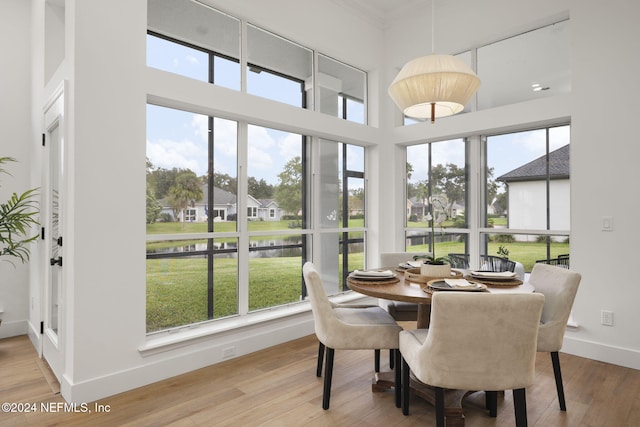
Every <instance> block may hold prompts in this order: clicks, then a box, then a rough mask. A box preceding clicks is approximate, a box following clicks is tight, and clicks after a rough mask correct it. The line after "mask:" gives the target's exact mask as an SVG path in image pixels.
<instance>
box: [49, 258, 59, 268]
mask: <svg viewBox="0 0 640 427" xmlns="http://www.w3.org/2000/svg"><path fill="white" fill-rule="evenodd" d="M49 262H50V263H51V265H52V266H53V265H56V264H58V265H59V266H60V267H62V257H61V256H59V257H58V258H51V259H50V260H49Z"/></svg>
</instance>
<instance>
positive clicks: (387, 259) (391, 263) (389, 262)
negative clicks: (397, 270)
mask: <svg viewBox="0 0 640 427" xmlns="http://www.w3.org/2000/svg"><path fill="white" fill-rule="evenodd" d="M416 255H418V256H427V255H431V254H430V253H428V252H422V253H419V252H383V253H381V254H380V267H397V266H398V265H400V264H402V263H403V262H406V261H411V260H413V257H414V256H416Z"/></svg>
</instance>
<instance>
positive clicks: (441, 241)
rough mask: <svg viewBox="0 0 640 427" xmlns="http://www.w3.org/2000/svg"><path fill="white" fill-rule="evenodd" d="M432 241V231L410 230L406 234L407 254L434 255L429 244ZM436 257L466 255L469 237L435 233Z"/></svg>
mask: <svg viewBox="0 0 640 427" xmlns="http://www.w3.org/2000/svg"><path fill="white" fill-rule="evenodd" d="M430 239H431V231H430V230H408V231H407V232H406V242H405V245H406V250H407V252H420V253H433V251H432V250H431V248H430V245H429V242H430ZM435 242H436V251H435V256H436V257H444V256H448V255H449V254H466V253H468V251H467V235H466V234H464V233H445V232H438V231H436V233H435Z"/></svg>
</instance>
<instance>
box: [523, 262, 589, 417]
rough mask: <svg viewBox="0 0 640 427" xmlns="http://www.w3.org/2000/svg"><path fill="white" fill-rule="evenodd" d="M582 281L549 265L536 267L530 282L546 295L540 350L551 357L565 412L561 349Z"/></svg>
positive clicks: (562, 269) (561, 403)
mask: <svg viewBox="0 0 640 427" xmlns="http://www.w3.org/2000/svg"><path fill="white" fill-rule="evenodd" d="M580 279H581V275H580V273H577V272H575V271H571V270H568V269H566V268H563V267H556V266H553V265H548V264H534V265H533V269H532V270H531V275H530V276H529V283H530V284H531V285H533V287H534V288H535V292H536V293H540V294H542V295H544V296H545V302H544V308H543V310H542V319H541V321H540V330H539V332H538V351H539V352H549V353H550V354H551V364H552V365H553V374H554V377H555V380H556V390H557V392H558V403H559V404H560V410H562V411H566V410H567V406H566V403H565V399H564V386H563V384H562V372H561V371H560V356H559V354H558V352H559V351H560V349H561V348H562V342H563V340H564V332H565V330H566V327H567V321H568V320H569V315H570V314H571V308H572V307H573V301H574V299H575V297H576V294H577V293H578V286H579V285H580Z"/></svg>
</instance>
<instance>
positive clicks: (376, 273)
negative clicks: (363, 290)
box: [349, 270, 396, 280]
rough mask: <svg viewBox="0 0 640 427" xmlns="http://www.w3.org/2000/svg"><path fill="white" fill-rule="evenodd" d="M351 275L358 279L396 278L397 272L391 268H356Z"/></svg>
mask: <svg viewBox="0 0 640 427" xmlns="http://www.w3.org/2000/svg"><path fill="white" fill-rule="evenodd" d="M349 277H352V278H354V279H358V280H389V279H395V278H396V273H394V272H393V271H391V270H354V271H353V272H352V273H351V274H349Z"/></svg>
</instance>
